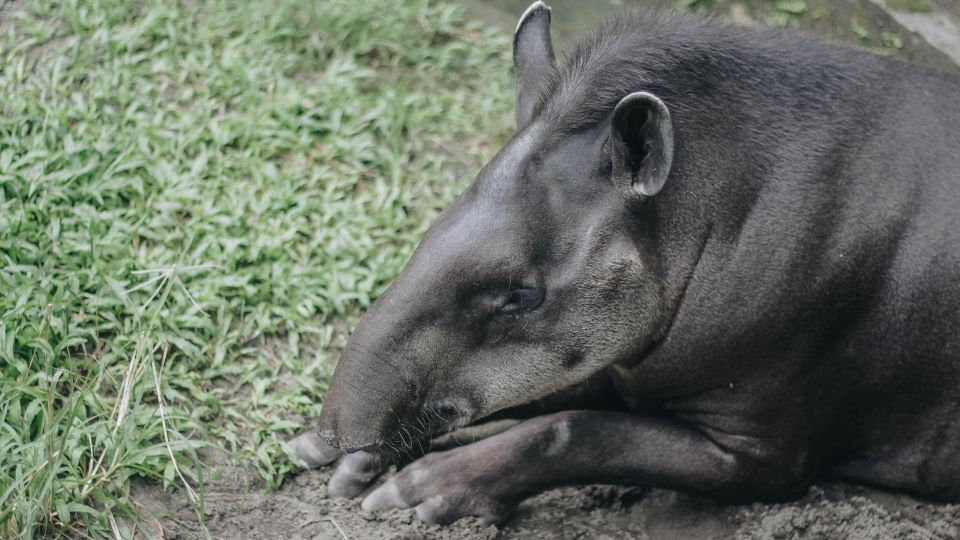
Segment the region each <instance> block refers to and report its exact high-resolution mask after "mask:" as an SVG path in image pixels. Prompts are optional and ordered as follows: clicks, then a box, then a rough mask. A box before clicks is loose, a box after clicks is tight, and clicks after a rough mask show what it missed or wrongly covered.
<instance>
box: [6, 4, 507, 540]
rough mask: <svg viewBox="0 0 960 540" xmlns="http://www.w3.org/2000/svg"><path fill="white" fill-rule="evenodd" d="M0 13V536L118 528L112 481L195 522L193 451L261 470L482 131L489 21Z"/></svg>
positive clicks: (168, 7)
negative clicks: (170, 502) (178, 497)
mask: <svg viewBox="0 0 960 540" xmlns="http://www.w3.org/2000/svg"><path fill="white" fill-rule="evenodd" d="M8 9H9V6H8ZM7 13H8V15H7V17H6V19H5V20H4V21H3V22H2V23H0V31H2V35H0V537H3V538H8V537H10V538H19V537H22V538H31V537H36V536H38V535H49V534H54V535H57V534H72V535H81V536H82V535H90V536H94V537H100V536H113V535H114V534H116V533H119V535H121V536H130V535H131V533H132V529H131V527H134V526H135V525H134V524H135V523H137V521H138V519H139V517H141V516H140V514H141V510H140V509H139V507H138V505H137V503H136V501H135V500H133V499H132V498H131V496H130V494H129V490H130V483H131V480H133V479H134V478H136V477H143V478H147V479H155V480H157V481H161V482H163V483H164V485H166V486H169V487H171V488H173V489H179V490H182V491H184V496H185V497H191V495H190V494H189V493H187V492H186V490H188V489H192V490H195V491H196V492H197V508H198V512H200V513H201V514H202V495H203V482H202V472H203V467H202V466H201V465H200V463H199V461H198V460H199V459H200V458H199V457H198V451H206V452H209V451H211V450H210V449H207V450H204V447H210V448H223V449H226V450H227V452H228V453H229V455H230V456H232V457H233V458H234V459H235V460H236V461H238V462H240V463H244V464H248V465H253V466H255V467H257V469H258V470H259V472H260V474H261V476H262V477H263V478H264V479H265V480H266V482H267V483H268V484H269V485H270V486H277V485H279V483H280V482H281V481H282V479H283V478H284V476H285V475H286V474H287V473H288V472H289V471H290V470H291V468H292V467H293V464H292V463H291V461H290V459H289V458H288V457H287V456H286V455H285V453H284V450H283V448H282V445H281V442H282V441H283V440H285V439H287V438H288V437H289V436H290V435H291V434H293V433H295V432H296V431H298V430H300V429H302V428H303V427H304V426H305V425H306V424H305V423H306V422H307V421H309V420H310V419H312V418H314V417H315V416H316V415H317V413H318V411H319V408H320V405H321V404H322V401H323V395H324V392H325V390H326V387H327V382H328V379H329V376H330V374H331V371H332V368H333V365H334V362H335V359H336V357H337V355H338V352H339V350H340V348H341V347H342V345H343V343H344V340H345V335H346V332H347V330H348V329H349V328H350V327H351V326H352V325H353V323H354V322H355V320H356V317H357V316H358V314H359V313H360V312H361V311H362V310H363V309H364V308H365V307H366V306H368V305H369V304H370V302H371V301H372V299H373V298H375V297H376V296H377V294H379V293H380V292H381V291H382V290H383V289H384V287H385V286H386V284H388V283H389V281H390V280H391V278H392V277H393V276H395V275H396V273H397V272H398V271H399V269H400V268H401V267H402V265H403V263H404V261H405V260H406V258H407V257H408V256H409V254H410V252H411V250H412V248H413V247H414V246H415V244H416V242H417V239H418V238H419V235H420V234H421V233H422V231H423V230H424V229H425V227H426V225H427V224H428V223H429V221H430V219H431V218H432V216H434V215H435V214H436V212H437V211H438V210H439V209H440V208H442V207H443V206H444V205H445V204H446V203H447V202H449V201H450V200H451V199H452V198H453V197H454V196H455V194H456V193H457V192H458V191H459V190H460V189H462V187H463V186H464V184H465V181H466V180H468V177H469V176H470V175H471V174H473V172H474V171H475V170H476V169H477V168H478V167H479V166H480V165H481V164H482V162H483V160H484V159H485V158H486V157H488V156H489V155H490V154H491V153H492V152H493V151H494V149H495V147H496V146H497V144H498V143H499V142H501V141H502V139H503V137H504V136H505V135H506V133H507V130H508V129H509V125H510V123H511V120H512V115H511V107H512V83H511V79H510V74H509V71H508V69H509V56H508V55H509V50H510V47H509V41H508V39H507V38H505V37H503V36H502V35H499V34H496V33H493V32H491V31H488V30H486V29H484V28H481V27H478V26H476V25H473V24H468V23H466V22H464V20H463V18H462V16H461V14H460V13H459V11H457V10H456V9H454V8H451V7H450V6H447V5H445V4H442V3H436V2H429V3H428V2H427V1H425V0H409V1H401V0H363V1H357V0H326V1H317V2H300V1H294V0H277V1H238V0H218V1H211V2H177V1H172V0H171V1H167V2H161V1H143V0H138V1H130V0H69V1H55V2H54V1H49V0H28V1H27V2H26V3H25V4H24V5H18V6H16V9H15V10H14V11H13V15H9V12H7ZM186 486H190V488H187V487H186Z"/></svg>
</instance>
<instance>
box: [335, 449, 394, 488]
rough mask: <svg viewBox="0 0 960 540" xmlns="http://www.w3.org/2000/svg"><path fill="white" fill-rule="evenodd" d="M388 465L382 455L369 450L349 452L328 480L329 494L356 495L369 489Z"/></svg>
mask: <svg viewBox="0 0 960 540" xmlns="http://www.w3.org/2000/svg"><path fill="white" fill-rule="evenodd" d="M388 465H389V464H388V463H387V462H386V461H385V460H383V459H382V458H381V457H380V456H377V455H376V454H371V453H369V452H355V453H353V454H347V455H346V456H344V458H343V459H342V460H341V461H340V463H338V464H337V468H336V470H335V471H333V476H331V477H330V480H329V481H328V482H327V495H330V496H331V497H347V498H350V497H356V496H357V495H359V494H360V493H362V492H363V491H364V490H365V489H367V487H369V486H370V484H372V483H373V481H374V480H376V479H377V477H378V476H380V474H382V473H383V471H385V470H386V468H387V466H388Z"/></svg>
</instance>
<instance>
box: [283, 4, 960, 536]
mask: <svg viewBox="0 0 960 540" xmlns="http://www.w3.org/2000/svg"><path fill="white" fill-rule="evenodd" d="M549 22H550V12H549V9H548V8H546V7H545V6H544V5H543V4H541V3H539V2H538V3H536V4H534V5H533V6H531V8H530V9H529V10H527V12H526V13H525V14H524V16H523V17H522V18H521V20H520V24H519V25H518V28H517V34H516V37H515V41H514V62H515V67H516V74H517V123H518V126H519V129H518V131H517V133H516V135H515V136H514V137H513V138H512V139H511V140H510V141H509V142H508V143H507V144H506V145H505V146H504V147H503V149H502V150H501V151H500V152H499V153H498V154H497V155H496V156H495V157H494V158H493V159H492V161H491V162H490V163H489V164H488V165H487V166H486V167H485V168H484V169H483V170H482V171H480V173H479V174H478V175H477V178H476V180H475V181H474V183H473V184H472V185H471V186H470V187H469V188H468V189H467V191H466V192H465V193H464V194H463V195H462V196H461V197H460V198H459V199H457V200H456V201H455V202H454V203H453V204H452V205H451V206H450V208H448V209H447V210H446V211H445V212H444V213H443V214H442V215H441V216H440V217H439V218H438V219H437V221H436V223H435V224H434V225H433V226H432V228H431V229H430V230H429V231H428V233H427V234H426V236H425V237H424V239H423V241H422V243H421V244H420V246H419V247H418V249H417V250H416V252H415V254H414V255H413V257H412V258H411V260H410V262H409V263H408V265H407V267H406V268H405V269H404V270H403V272H402V273H401V274H400V276H399V277H398V278H397V280H396V282H395V283H393V285H392V286H391V287H390V288H389V290H388V291H387V292H386V293H385V294H384V295H383V296H382V297H381V298H380V299H379V300H378V301H377V302H376V303H375V304H374V305H373V306H372V307H371V309H370V310H369V312H368V313H367V314H366V315H365V316H364V317H363V319H362V320H361V322H360V324H359V326H358V327H357V329H356V331H355V332H354V334H353V336H352V338H351V340H350V343H349V345H348V346H347V348H346V350H345V352H344V354H343V356H342V357H341V359H340V362H339V364H338V365H337V369H336V372H335V375H334V378H333V382H332V385H331V388H330V392H329V394H328V395H327V398H326V402H325V403H324V408H323V412H322V414H321V417H320V420H319V427H318V433H317V434H308V435H305V436H303V437H301V438H298V439H297V440H295V441H294V442H293V445H294V449H295V450H296V451H297V453H298V454H299V455H300V456H301V457H303V458H304V459H305V461H307V462H308V463H309V464H310V465H313V466H319V465H323V464H326V463H329V462H331V461H333V460H334V459H336V458H337V457H338V456H339V454H340V452H339V451H338V450H336V448H339V449H342V451H345V452H348V453H350V455H348V456H346V457H345V458H344V459H343V461H342V462H341V463H340V464H339V466H338V469H337V471H336V473H335V474H334V476H333V478H332V480H331V486H330V491H331V493H333V494H334V495H343V496H353V495H356V494H358V493H360V492H362V491H363V490H364V489H365V488H366V487H367V485H368V484H369V483H370V482H371V481H372V480H374V479H375V478H376V477H377V476H378V475H379V473H380V472H381V471H382V468H383V464H384V463H385V462H387V460H385V459H384V457H385V456H386V457H390V458H397V457H398V456H403V455H411V456H414V455H418V453H422V451H423V448H424V445H425V443H426V442H427V441H428V440H429V439H430V437H431V436H434V435H437V434H441V433H445V432H448V431H451V430H454V429H457V428H461V427H463V426H466V425H468V424H471V423H474V422H476V421H478V420H480V419H484V418H499V417H504V418H505V417H514V418H529V419H527V420H525V421H523V422H519V423H516V424H509V423H508V424H502V423H501V424H498V425H497V427H496V428H495V429H491V430H489V433H485V434H492V435H491V436H489V437H487V438H482V437H480V436H471V437H468V439H469V440H475V439H479V440H477V441H476V442H473V443H471V444H466V445H464V446H458V447H454V448H453V449H450V450H447V451H444V452H434V453H427V454H426V455H425V456H424V457H421V458H420V459H418V460H416V461H414V462H413V463H411V464H409V465H407V466H406V467H404V468H403V469H402V470H401V472H400V473H399V474H398V475H396V476H395V477H393V478H391V479H390V480H388V481H387V482H386V483H385V484H383V485H382V486H380V487H379V488H377V489H376V490H374V491H373V492H372V493H370V494H368V495H367V497H366V498H365V500H364V502H363V506H364V508H366V509H368V510H382V509H387V508H393V507H412V508H416V512H417V515H418V516H419V517H420V518H421V519H424V520H426V521H431V522H440V523H445V522H449V521H451V520H453V519H456V518H458V517H460V516H464V515H477V516H480V517H481V518H483V519H486V520H489V521H493V522H497V521H500V520H502V519H503V518H504V517H505V516H506V515H508V513H509V512H510V510H511V509H512V508H513V507H514V506H515V505H516V503H517V502H518V501H520V500H521V499H523V498H524V497H526V496H529V495H530V494H533V493H536V492H537V491H539V490H542V489H546V488H549V487H552V486H556V485H561V484H568V483H576V482H614V483H624V484H635V485H645V486H656V487H665V488H673V489H681V490H686V491H691V492H696V493H701V494H706V495H709V496H713V497H716V498H719V499H724V500H740V501H751V500H778V499H785V498H790V497H795V496H797V495H800V494H802V493H803V491H804V490H805V489H806V488H807V487H808V486H809V485H810V483H811V482H812V481H813V480H814V479H815V478H817V477H818V476H821V475H833V476H835V477H839V478H843V479H847V480H851V481H856V482H863V483H868V484H873V485H877V486H883V487H887V488H891V489H896V490H903V491H908V492H911V493H915V494H919V495H922V496H926V497H932V498H938V499H945V500H955V501H956V500H960V217H958V216H960V210H958V208H960V173H958V171H960V104H958V102H960V100H958V99H957V96H958V95H960V83H958V81H957V80H956V79H952V78H950V77H948V76H946V75H941V74H936V73H932V72H927V71H923V70H921V69H919V68H915V67H911V66H908V65H905V64H901V63H899V62H896V61H892V60H889V59H883V58H879V57H876V56H872V55H869V54H867V53H863V52H858V51H852V50H848V49H844V48H840V47H837V46H834V45H828V44H824V43H822V42H819V41H816V40H813V39H810V38H806V37H803V36H800V35H796V34H789V33H783V32H779V31H773V30H759V29H751V30H748V29H743V28H736V29H730V28H723V27H717V26H712V25H710V24H707V23H705V22H702V21H700V20H697V19H688V18H680V17H677V16H660V15H644V14H632V15H626V16H624V17H622V18H620V19H619V20H618V21H616V22H612V23H610V24H608V25H606V26H604V27H602V28H601V29H600V30H598V32H597V33H596V34H595V35H594V36H592V37H591V38H589V39H588V40H587V41H586V42H585V43H584V44H583V45H581V46H580V47H579V48H578V49H576V50H575V51H573V53H572V54H571V55H570V57H569V58H567V59H566V60H565V62H563V63H561V64H557V62H556V61H555V59H554V54H553V50H552V47H551V43H550V33H549ZM491 415H492V416H491ZM493 433H495V434H493ZM474 435H476V433H474ZM321 439H322V440H321ZM448 442H449V440H448ZM333 447H336V448H333Z"/></svg>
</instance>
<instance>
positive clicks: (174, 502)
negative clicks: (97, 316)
mask: <svg viewBox="0 0 960 540" xmlns="http://www.w3.org/2000/svg"><path fill="white" fill-rule="evenodd" d="M330 473H331V469H330V468H329V467H328V468H325V469H321V470H313V471H304V472H302V473H300V474H298V475H296V476H294V477H293V478H292V479H290V480H289V481H287V482H286V483H285V484H284V485H283V486H282V488H281V489H280V490H279V491H275V492H268V491H267V490H266V489H265V487H264V486H263V485H262V484H261V483H259V482H258V481H257V480H256V476H255V474H254V473H252V472H249V471H246V470H244V469H241V468H237V467H231V466H223V467H220V468H218V469H216V470H213V471H210V472H209V473H208V476H209V477H210V478H211V480H209V483H208V485H207V494H206V508H205V512H204V513H205V521H206V527H207V530H208V531H209V533H210V534H211V535H212V536H213V537H214V538H222V539H230V540H233V539H246V538H251V539H261V538H262V539H284V540H294V539H301V538H304V539H305V538H320V539H342V538H350V539H368V538H398V539H420V538H425V539H426V538H441V539H491V538H522V539H542V538H560V539H574V538H609V539H613V538H638V539H651V540H656V539H670V540H673V539H676V540H681V539H682V540H696V539H707V538H709V539H728V538H734V539H768V538H783V539H863V540H866V539H871V540H872V539H876V540H887V539H891V540H902V539H937V540H956V539H960V505H947V504H937V503H932V502H923V501H919V500H917V499H914V498H911V497H908V496H905V495H898V494H892V493H887V492H882V491H876V490H871V489H867V488H862V487H858V486H851V485H845V484H820V485H817V486H815V487H814V488H812V489H811V490H810V492H809V493H808V494H807V495H806V496H805V497H804V498H802V499H800V500H798V501H794V502H790V503H785V504H752V505H746V506H729V505H721V504H717V503H714V502H712V501H709V500H706V499H701V498H697V497H691V496H688V495H684V494H680V493H675V492H671V491H664V490H642V489H638V488H620V487H613V486H584V487H576V488H563V489H557V490H553V491H549V492H546V493H543V494H541V495H539V496H537V497H534V498H532V499H529V500H527V501H526V502H524V503H523V504H522V505H521V506H520V508H519V509H518V510H517V511H516V513H515V514H514V515H513V516H512V517H511V518H510V519H509V520H508V521H507V522H506V523H505V524H503V525H502V526H501V527H499V528H497V527H494V526H483V525H481V524H480V523H479V522H476V521H473V520H471V519H462V520H460V521H458V522H456V523H454V524H453V525H451V526H448V527H436V526H428V525H424V524H422V523H420V522H419V521H417V520H416V518H415V517H414V515H413V512H412V511H408V510H404V511H401V510H394V511H392V512H390V513H388V514H384V515H377V516H374V515H370V514H366V513H364V512H363V511H361V509H360V502H359V501H360V499H353V500H345V499H331V498H328V497H327V493H326V481H327V479H328V478H329V477H330ZM133 496H134V498H135V499H136V500H137V501H139V502H140V503H141V504H142V505H143V507H144V510H145V516H150V517H147V522H148V523H151V524H152V528H153V531H152V533H151V534H150V536H151V537H153V538H163V539H167V540H172V539H199V538H205V537H206V535H205V533H204V531H203V529H202V527H201V526H200V523H199V520H198V519H197V516H196V513H195V512H194V510H193V509H192V508H191V507H190V506H189V505H187V504H186V502H185V498H184V497H183V496H182V495H181V494H179V493H165V492H163V491H162V490H160V488H159V487H158V486H155V485H146V484H144V485H140V486H137V487H136V490H135V492H134V493H133Z"/></svg>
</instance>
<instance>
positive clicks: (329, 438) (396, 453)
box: [319, 404, 474, 458]
mask: <svg viewBox="0 0 960 540" xmlns="http://www.w3.org/2000/svg"><path fill="white" fill-rule="evenodd" d="M473 416H474V414H473V413H472V411H470V410H467V409H465V408H463V407H460V406H457V405H453V404H444V405H424V406H422V407H420V410H419V412H418V413H417V414H415V415H413V416H411V417H408V418H405V419H404V418H401V419H399V423H398V424H396V427H395V429H394V430H393V431H392V432H391V433H388V434H385V435H384V436H383V437H382V438H380V439H378V440H375V441H372V442H367V443H362V444H351V442H352V441H350V440H349V439H347V438H344V437H343V436H342V434H340V433H333V432H331V431H330V430H320V432H319V433H320V438H321V439H323V440H324V441H325V442H326V443H327V444H330V445H333V446H336V447H338V448H340V449H341V450H343V451H344V452H347V453H352V452H359V451H364V452H369V453H372V454H378V455H380V456H381V457H383V458H390V457H393V458H400V457H409V458H413V457H416V455H417V452H418V451H419V452H420V453H421V454H422V453H424V452H426V451H428V450H429V447H430V442H431V440H432V439H433V438H434V437H437V436H439V435H443V434H445V433H449V432H451V431H455V430H457V429H459V428H462V427H464V426H466V425H467V424H469V423H470V422H471V421H472V419H473Z"/></svg>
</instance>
